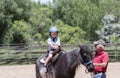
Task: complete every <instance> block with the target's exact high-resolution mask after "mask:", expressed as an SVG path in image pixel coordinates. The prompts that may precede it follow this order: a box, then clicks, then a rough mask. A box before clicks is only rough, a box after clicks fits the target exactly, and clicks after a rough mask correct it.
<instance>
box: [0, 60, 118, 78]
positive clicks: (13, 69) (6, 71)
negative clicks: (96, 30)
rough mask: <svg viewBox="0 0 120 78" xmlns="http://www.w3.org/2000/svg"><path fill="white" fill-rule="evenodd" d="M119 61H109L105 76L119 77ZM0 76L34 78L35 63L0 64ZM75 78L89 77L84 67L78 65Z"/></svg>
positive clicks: (5, 77)
mask: <svg viewBox="0 0 120 78" xmlns="http://www.w3.org/2000/svg"><path fill="white" fill-rule="evenodd" d="M119 74H120V62H110V63H109V66H108V71H107V78H120V77H119V76H120V75H119ZM0 78H35V65H34V64H32V65H12V66H0ZM75 78H91V76H90V74H86V73H85V67H84V66H82V65H81V66H79V67H78V69H77V70H76V76H75Z"/></svg>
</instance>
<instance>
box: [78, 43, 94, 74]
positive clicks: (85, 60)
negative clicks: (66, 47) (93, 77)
mask: <svg viewBox="0 0 120 78" xmlns="http://www.w3.org/2000/svg"><path fill="white" fill-rule="evenodd" d="M79 47H80V61H81V63H82V64H83V65H84V66H86V68H87V69H88V71H89V72H93V70H94V66H93V62H92V51H91V49H90V48H89V47H88V46H87V45H79Z"/></svg>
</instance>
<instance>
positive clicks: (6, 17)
mask: <svg viewBox="0 0 120 78" xmlns="http://www.w3.org/2000/svg"><path fill="white" fill-rule="evenodd" d="M30 4H31V3H30V0H0V5H1V6H0V43H4V41H5V42H6V41H7V40H8V38H10V37H9V36H10V35H11V34H12V33H11V30H10V29H11V27H12V24H13V22H14V21H16V20H25V21H28V19H29V16H30V14H29V13H30V9H31V5H30ZM9 40H10V39H9ZM9 40H8V41H9ZM8 43H9V42H8Z"/></svg>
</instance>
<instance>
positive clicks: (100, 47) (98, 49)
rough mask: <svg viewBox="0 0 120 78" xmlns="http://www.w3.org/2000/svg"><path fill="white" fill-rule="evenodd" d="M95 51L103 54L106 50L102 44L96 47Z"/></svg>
mask: <svg viewBox="0 0 120 78" xmlns="http://www.w3.org/2000/svg"><path fill="white" fill-rule="evenodd" d="M95 50H96V51H97V52H102V51H103V50H104V46H103V45H101V44H98V45H96V47H95Z"/></svg>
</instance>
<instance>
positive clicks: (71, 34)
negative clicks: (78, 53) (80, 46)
mask: <svg viewBox="0 0 120 78" xmlns="http://www.w3.org/2000/svg"><path fill="white" fill-rule="evenodd" d="M55 25H56V26H57V28H58V29H59V36H60V38H61V41H62V42H63V43H72V44H75V43H80V42H81V41H83V39H84V37H85V34H86V33H85V32H84V31H83V30H82V29H80V28H79V27H72V26H69V25H67V24H64V23H63V22H62V21H61V20H56V21H55Z"/></svg>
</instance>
